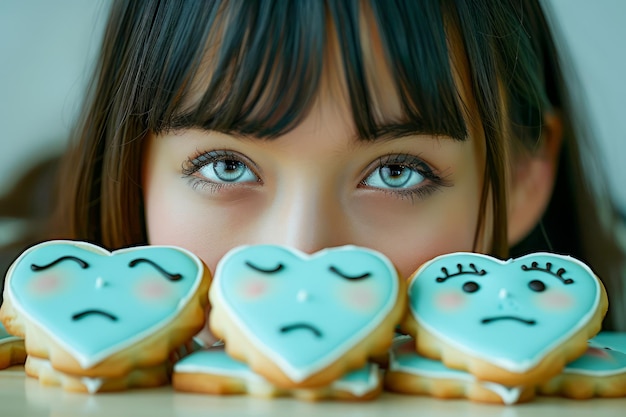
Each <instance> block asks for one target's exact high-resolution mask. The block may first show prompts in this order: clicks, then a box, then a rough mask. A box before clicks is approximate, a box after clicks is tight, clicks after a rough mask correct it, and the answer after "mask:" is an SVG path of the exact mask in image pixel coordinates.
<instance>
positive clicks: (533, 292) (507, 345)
mask: <svg viewBox="0 0 626 417" xmlns="http://www.w3.org/2000/svg"><path fill="white" fill-rule="evenodd" d="M408 294H409V305H410V308H409V311H410V314H409V315H408V317H407V320H406V322H405V323H404V328H405V329H406V330H407V331H408V332H409V333H412V334H413V335H414V336H415V337H416V339H417V350H418V351H419V352H420V353H422V354H424V355H426V356H429V357H432V358H434V359H438V358H441V359H442V360H443V361H444V362H445V363H446V365H448V366H450V367H453V368H458V369H467V370H469V371H470V372H471V373H473V374H474V375H476V376H477V377H479V378H481V379H485V380H491V381H494V382H498V383H502V384H505V385H509V386H512V385H525V384H528V383H532V382H537V381H539V380H541V379H544V378H546V377H550V376H553V375H556V374H557V373H559V372H560V371H561V370H562V369H563V366H564V365H565V363H566V362H567V361H570V360H573V359H575V358H576V357H578V356H580V355H582V354H583V353H584V351H585V350H586V343H587V340H588V339H589V338H591V337H593V336H594V335H595V334H596V333H597V332H598V331H599V329H600V324H601V320H602V318H603V317H604V314H605V313H606V310H607V307H608V302H607V296H606V292H605V290H604V287H603V286H602V283H601V282H600V280H599V279H598V278H597V277H596V276H595V275H594V273H593V272H592V271H591V269H590V268H589V267H587V266H586V265H585V264H584V263H582V262H580V261H578V260H576V259H574V258H571V257H567V256H561V255H556V254H550V253H536V254H530V255H526V256H523V257H521V258H517V259H511V260H508V261H500V260H498V259H496V258H493V257H489V256H486V255H480V254H475V253H453V254H448V255H443V256H440V257H437V258H435V259H433V260H431V261H429V262H427V263H426V264H424V265H423V266H422V267H421V268H420V269H419V270H418V271H416V273H415V274H413V276H412V277H411V278H410V281H409V288H408Z"/></svg>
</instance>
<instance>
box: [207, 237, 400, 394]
mask: <svg viewBox="0 0 626 417" xmlns="http://www.w3.org/2000/svg"><path fill="white" fill-rule="evenodd" d="M209 298H210V300H211V306H212V310H211V314H210V316H209V324H210V327H211V330H212V331H213V333H214V334H216V335H217V336H218V337H220V338H222V339H223V340H224V343H225V345H226V351H227V353H228V354H229V355H231V356H232V357H234V358H235V359H237V360H240V361H243V362H245V363H247V364H248V365H249V366H250V367H251V369H252V371H253V372H255V373H257V374H259V375H261V376H263V377H264V378H266V379H267V380H268V381H270V382H271V383H272V384H273V385H275V386H276V387H278V388H287V389H291V388H315V387H321V386H325V385H328V384H330V383H332V382H333V381H334V380H336V379H338V378H340V377H341V376H342V375H344V374H345V373H346V372H349V371H351V370H355V369H359V368H362V367H363V366H364V365H365V363H366V361H367V360H368V358H371V357H375V356H379V355H384V354H386V352H387V350H388V348H389V347H390V346H391V341H392V339H393V334H394V329H395V327H396V326H397V324H398V323H399V321H400V319H401V317H402V316H403V314H404V312H405V307H406V292H405V287H404V282H403V280H402V279H400V277H399V276H398V274H397V271H396V269H395V267H394V266H393V265H392V264H391V262H390V261H389V260H388V259H387V258H386V257H385V256H383V255H382V254H380V253H378V252H375V251H373V250H369V249H365V248H360V247H355V246H342V247H336V248H328V249H325V250H322V251H320V252H317V253H314V254H312V255H308V254H305V253H302V252H300V251H297V250H295V249H292V248H288V247H284V246H276V245H256V246H243V247H239V248H235V249H233V250H232V251H230V252H229V253H228V254H226V256H224V257H223V258H222V260H221V261H220V262H219V263H218V266H217V268H216V271H215V278H214V282H213V285H212V286H211V290H210V294H209Z"/></svg>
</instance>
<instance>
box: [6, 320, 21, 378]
mask: <svg viewBox="0 0 626 417" xmlns="http://www.w3.org/2000/svg"><path fill="white" fill-rule="evenodd" d="M25 361H26V350H25V348H24V340H23V339H21V338H19V337H15V336H13V335H11V334H10V333H8V332H7V331H6V329H5V328H4V326H3V325H2V323H1V322H0V369H5V368H8V367H9V366H13V365H22V364H24V362H25Z"/></svg>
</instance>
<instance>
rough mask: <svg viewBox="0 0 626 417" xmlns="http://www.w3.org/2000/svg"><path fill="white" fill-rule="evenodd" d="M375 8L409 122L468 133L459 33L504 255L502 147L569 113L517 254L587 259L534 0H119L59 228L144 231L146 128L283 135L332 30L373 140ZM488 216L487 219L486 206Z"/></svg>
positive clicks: (100, 239)
mask: <svg viewBox="0 0 626 417" xmlns="http://www.w3.org/2000/svg"><path fill="white" fill-rule="evenodd" d="M365 9H366V10H367V13H370V14H371V16H372V17H373V19H374V21H375V22H376V24H377V28H378V33H379V34H380V38H381V42H382V45H383V49H384V50H385V53H386V57H387V60H388V62H389V63H390V65H389V67H390V68H391V69H392V77H393V79H394V80H395V83H396V92H397V94H398V95H399V97H400V100H401V103H402V105H403V112H404V119H403V122H406V125H407V128H408V129H410V128H412V127H413V128H415V129H416V130H420V131H428V132H432V133H434V134H445V135H447V136H451V137H452V138H455V139H457V140H464V138H465V136H466V130H467V129H466V125H465V121H464V119H463V106H464V105H466V104H467V103H462V102H461V100H460V99H459V92H458V90H457V89H458V86H457V85H455V82H454V80H453V76H452V68H451V63H450V62H451V61H450V56H451V54H452V53H451V52H450V51H449V49H448V47H449V44H448V42H449V40H450V35H451V34H456V35H457V36H458V39H460V40H461V41H462V42H463V44H462V50H463V53H464V57H463V60H464V61H465V62H466V63H467V71H468V72H469V77H470V83H471V85H470V86H469V87H470V88H471V91H472V93H473V99H474V101H475V103H474V104H475V105H476V107H477V109H478V112H479V115H480V118H481V123H482V125H483V127H484V135H485V139H486V149H487V158H486V161H487V165H486V171H485V176H486V178H485V179H486V181H485V184H486V186H485V189H484V190H483V198H482V202H483V207H484V208H486V207H487V206H486V205H487V204H492V207H491V209H492V212H493V213H494V219H493V225H492V226H493V227H491V228H490V229H491V230H492V231H493V236H492V239H491V240H492V242H493V247H492V249H491V252H492V254H493V255H496V256H499V257H506V256H509V247H508V243H507V232H506V229H507V228H506V223H507V219H506V183H507V175H508V172H507V167H506V166H505V157H504V155H505V152H506V151H507V149H512V148H520V149H525V150H527V151H528V152H532V151H533V149H535V148H536V147H537V146H538V143H539V141H540V140H541V129H542V126H543V117H544V115H545V114H546V113H547V112H550V111H555V110H556V111H558V112H559V114H560V115H561V117H562V118H563V122H564V125H565V137H564V140H563V149H562V161H561V164H560V170H559V173H558V178H557V182H556V188H555V189H556V191H555V194H554V197H553V199H552V202H551V204H550V206H549V208H548V211H547V213H546V216H545V217H544V219H543V221H542V222H541V223H540V225H539V226H540V232H541V233H539V232H535V233H534V234H531V236H530V237H529V238H528V239H526V240H525V241H524V242H522V243H521V244H520V245H519V247H518V248H513V253H514V254H521V253H523V252H526V251H531V250H541V249H549V250H552V251H555V252H560V253H567V254H571V255H574V256H576V257H579V258H582V259H583V260H587V261H589V260H588V259H585V256H584V255H585V254H584V253H583V250H582V248H581V247H580V245H579V242H580V235H581V233H582V232H581V230H579V226H578V225H579V224H580V222H579V221H578V220H579V219H578V213H577V211H576V209H575V207H577V204H578V203H577V202H576V201H577V200H576V199H575V194H574V193H575V192H579V193H582V194H583V195H587V194H588V192H587V191H586V190H587V186H586V185H581V183H580V182H579V181H578V180H580V179H581V178H582V176H581V175H580V171H579V169H578V167H579V165H580V163H579V156H580V155H579V146H580V145H579V138H577V137H576V136H575V135H574V129H573V128H572V125H571V115H570V108H569V104H568V100H569V99H568V97H567V90H566V89H565V84H564V81H563V78H562V74H561V70H560V68H559V66H560V63H559V58H558V55H557V53H556V48H555V45H554V42H553V39H552V36H551V33H550V30H549V27H548V25H547V24H546V20H545V17H544V14H543V11H542V9H541V6H540V4H539V3H538V2H537V1H535V0H524V1H520V0H474V1H467V0H456V1H455V0H421V1H415V0H411V1H406V2H402V1H398V2H389V1H386V0H370V1H365V0H326V1H313V0H310V1H304V0H303V1H246V0H225V1H204V0H202V1H200V0H196V1H194V0H189V1H182V2H181V1H177V0H162V1H156V0H121V1H116V2H114V4H113V5H112V8H111V12H110V17H109V23H108V26H107V29H106V32H105V34H104V42H103V44H102V53H101V56H100V58H99V61H98V65H97V72H96V74H95V75H94V78H93V84H92V86H91V90H90V94H89V96H88V99H87V104H86V106H85V112H84V115H83V117H82V122H81V124H80V125H79V126H78V127H77V131H76V133H77V135H76V136H77V138H76V139H77V142H76V143H75V144H74V146H73V148H72V149H71V151H70V153H69V154H68V157H67V160H66V163H65V166H64V167H65V174H64V175H62V176H61V184H62V193H61V197H60V202H61V206H60V211H59V215H60V217H59V220H58V221H57V222H56V225H57V226H58V227H60V230H59V231H58V233H57V235H58V236H62V237H69V238H75V239H81V240H87V241H91V242H95V243H97V244H100V245H103V246H104V247H107V248H110V249H113V248H119V247H124V246H130V245H136V244H143V243H147V242H146V240H147V236H146V230H145V224H144V214H143V203H142V190H141V152H142V142H143V138H144V136H145V134H146V133H147V132H149V131H152V132H155V133H159V132H163V131H166V130H168V129H172V128H185V127H202V128H204V129H211V130H216V131H220V132H237V133H243V134H247V135H253V136H255V137H259V138H261V139H268V140H271V138H274V137H276V136H279V135H281V134H283V133H285V132H287V131H288V130H289V129H291V128H293V127H295V126H297V124H298V123H299V122H300V120H302V118H303V117H304V116H306V114H307V111H308V110H309V108H310V106H311V103H312V102H313V100H314V98H315V97H316V94H317V92H318V88H319V81H320V78H321V74H322V71H323V65H324V54H325V49H326V47H327V39H328V36H329V28H335V30H334V32H333V36H336V38H337V40H338V45H339V46H340V48H339V49H340V56H341V60H342V63H343V68H342V69H343V73H344V74H345V84H346V85H347V88H348V92H349V98H350V104H351V108H352V114H353V119H354V123H355V125H356V126H357V129H358V132H359V135H360V136H361V138H363V140H375V138H376V137H377V136H378V134H379V133H380V132H379V130H380V126H379V125H378V122H379V121H378V120H377V119H376V117H375V116H374V113H373V111H372V101H371V97H372V92H371V91H369V90H368V83H367V81H366V75H367V74H366V69H365V66H364V57H363V50H362V48H363V46H362V44H361V41H362V39H361V37H360V33H361V32H360V28H359V24H360V19H359V17H360V16H361V15H362V14H363V13H364V10H365ZM207 56H210V57H211V61H210V62H208V63H207V62H206V57H207ZM207 66H208V67H210V71H207ZM203 71H207V74H209V73H210V76H208V77H207V82H206V85H205V86H204V88H205V90H204V93H203V94H202V95H201V96H200V98H196V99H191V94H192V93H193V92H195V90H196V88H195V87H197V86H195V85H194V83H193V80H195V79H197V78H198V77H201V76H202V74H203ZM504 109H506V112H505V111H504ZM505 132H512V136H513V138H509V137H507V135H506V134H505ZM512 141H513V142H515V144H517V145H515V144H513V143H512ZM580 187H583V188H580ZM577 188H578V190H577ZM489 193H491V198H487V196H488V194H489ZM484 211H485V210H483V212H484ZM592 211H593V210H592ZM590 215H592V216H593V215H594V213H593V212H592V213H591V214H590ZM479 220H480V221H479V229H482V227H483V226H484V224H483V223H484V221H485V219H484V217H481V219H479ZM538 230H539V229H538ZM477 235H478V230H477ZM537 236H539V239H537Z"/></svg>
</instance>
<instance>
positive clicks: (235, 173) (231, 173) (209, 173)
mask: <svg viewBox="0 0 626 417" xmlns="http://www.w3.org/2000/svg"><path fill="white" fill-rule="evenodd" d="M247 161H248V160H247V158H245V157H244V156H243V155H239V154H237V153H235V152H232V151H221V150H220V151H210V152H206V153H203V154H201V155H198V156H197V157H195V158H193V159H191V158H190V159H189V160H188V161H187V162H186V166H183V174H184V175H185V176H187V177H195V181H196V182H194V183H193V184H194V186H197V185H202V186H205V185H216V186H222V185H228V184H241V183H256V182H259V181H260V180H259V177H258V176H257V175H256V174H255V173H254V171H253V170H252V169H251V168H250V162H247Z"/></svg>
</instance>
